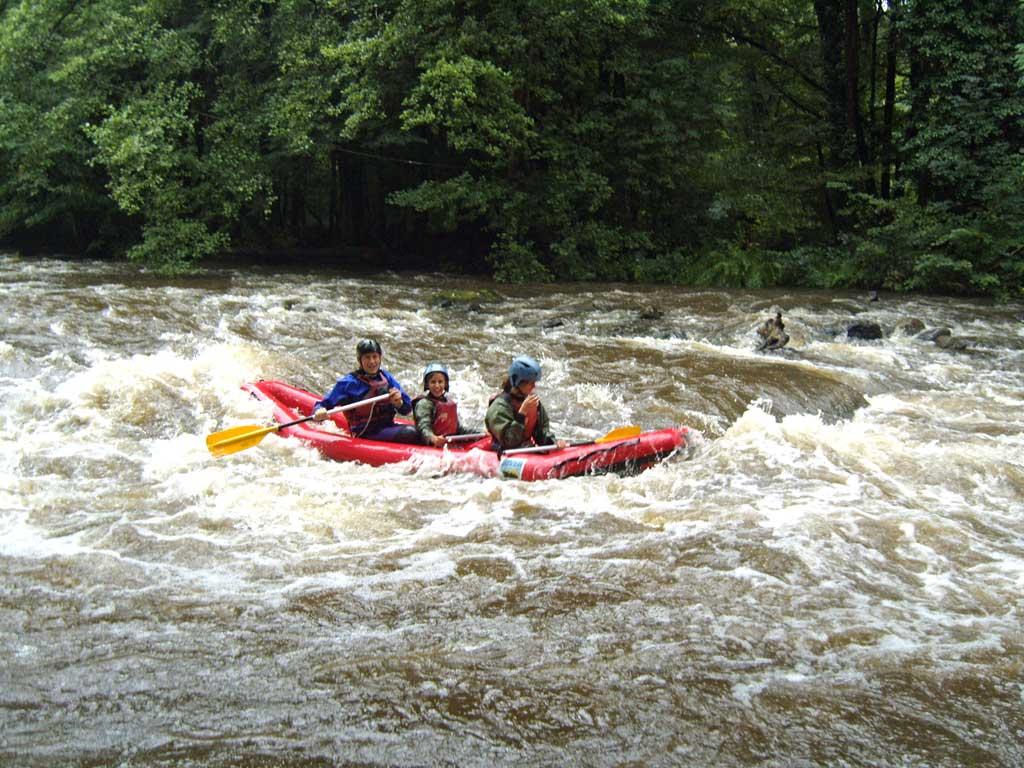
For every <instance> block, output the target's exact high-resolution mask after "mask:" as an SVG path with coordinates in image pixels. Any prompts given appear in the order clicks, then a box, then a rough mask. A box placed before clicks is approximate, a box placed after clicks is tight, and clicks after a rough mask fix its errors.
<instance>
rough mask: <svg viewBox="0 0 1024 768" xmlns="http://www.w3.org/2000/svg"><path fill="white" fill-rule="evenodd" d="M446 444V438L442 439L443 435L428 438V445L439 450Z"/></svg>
mask: <svg viewBox="0 0 1024 768" xmlns="http://www.w3.org/2000/svg"><path fill="white" fill-rule="evenodd" d="M447 442H448V438H447V437H444V436H443V435H434V436H433V437H432V438H430V443H431V445H433V446H434V447H435V448H440V447H441V446H442V445H444V444H445V443H447Z"/></svg>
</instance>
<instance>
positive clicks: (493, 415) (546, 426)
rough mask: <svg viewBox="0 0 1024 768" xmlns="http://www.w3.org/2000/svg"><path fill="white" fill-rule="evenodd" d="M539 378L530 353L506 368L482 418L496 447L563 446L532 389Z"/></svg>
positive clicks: (504, 448)
mask: <svg viewBox="0 0 1024 768" xmlns="http://www.w3.org/2000/svg"><path fill="white" fill-rule="evenodd" d="M539 380H540V363H538V362H537V361H536V360H534V359H533V358H532V357H530V356H529V355H520V356H519V357H517V358H516V359H515V360H513V361H512V364H511V365H510V366H509V367H508V376H506V377H505V380H504V382H502V386H501V389H502V391H501V392H499V393H498V394H496V395H495V396H494V397H492V398H491V402H490V405H489V406H488V407H487V415H486V416H485V417H484V424H485V425H486V427H487V431H488V432H489V433H490V435H491V437H492V438H493V441H494V442H493V446H494V449H495V450H498V451H504V450H508V449H510V448H522V447H524V446H528V445H557V446H558V447H559V448H561V447H564V446H565V445H566V442H565V441H564V440H556V439H555V436H554V434H552V432H551V422H550V421H549V419H548V414H547V411H545V410H544V406H543V405H541V402H540V396H539V395H538V394H537V393H536V391H535V390H536V388H537V382H538V381H539Z"/></svg>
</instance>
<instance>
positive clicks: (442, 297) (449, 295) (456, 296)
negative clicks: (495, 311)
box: [428, 288, 501, 312]
mask: <svg viewBox="0 0 1024 768" xmlns="http://www.w3.org/2000/svg"><path fill="white" fill-rule="evenodd" d="M496 301H501V296H499V295H498V294H497V293H496V292H494V291H492V290H490V289H487V288H484V289H481V290H458V291H439V292H437V293H435V294H433V295H432V296H431V297H430V299H429V301H428V303H429V304H430V306H432V307H439V308H441V309H450V308H452V307H461V308H463V309H468V310H470V311H471V312H480V311H481V310H483V307H482V306H481V305H482V304H487V303H493V302H496Z"/></svg>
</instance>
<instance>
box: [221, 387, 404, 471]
mask: <svg viewBox="0 0 1024 768" xmlns="http://www.w3.org/2000/svg"><path fill="white" fill-rule="evenodd" d="M390 397H391V395H389V394H385V395H377V396H376V397H371V398H369V399H367V400H360V401H359V402H357V403H349V404H348V405H340V406H338V407H337V408H332V409H331V410H329V411H328V412H327V413H328V414H332V413H341V412H342V411H351V410H352V409H353V408H358V407H359V406H361V405H369V404H370V403H379V402H380V401H382V400H387V399H388V398H390ZM314 418H316V417H315V416H306V417H305V418H302V419H296V420H295V421H289V422H288V423H287V424H275V425H274V426H272V427H260V426H257V425H256V424H247V425H245V426H241V427H232V428H231V429H224V430H221V431H220V432H214V433H213V434H212V435H210V436H209V437H207V438H206V447H207V448H208V449H209V451H210V453H212V454H213V455H214V456H227V455H228V454H229V453H238V452H239V451H244V450H245V449H246V448H252V447H253V446H254V445H259V443H260V441H261V440H262V439H263V438H264V437H266V436H267V435H269V434H270V433H271V432H279V431H280V430H282V429H284V428H285V427H294V426H295V425H296V424H304V423H305V422H307V421H312V420H313V419H314Z"/></svg>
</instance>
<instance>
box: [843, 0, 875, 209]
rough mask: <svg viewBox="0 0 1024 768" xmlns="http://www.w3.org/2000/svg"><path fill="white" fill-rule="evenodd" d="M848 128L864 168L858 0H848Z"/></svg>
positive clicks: (870, 187) (867, 182)
mask: <svg viewBox="0 0 1024 768" xmlns="http://www.w3.org/2000/svg"><path fill="white" fill-rule="evenodd" d="M845 26H846V35H845V42H844V48H845V57H844V58H845V59H846V89H845V91H846V128H847V130H848V131H849V134H850V135H852V136H853V137H854V140H855V141H856V147H857V161H858V163H859V164H860V167H861V168H862V169H866V168H867V167H868V164H869V162H870V158H869V157H868V145H867V141H865V139H864V125H863V123H862V121H861V116H860V81H859V78H860V39H859V38H860V35H859V29H858V19H857V0H846V25H845ZM865 185H866V188H867V189H868V191H873V190H874V186H875V185H874V180H873V178H872V177H871V176H868V178H867V179H866V180H865Z"/></svg>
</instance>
